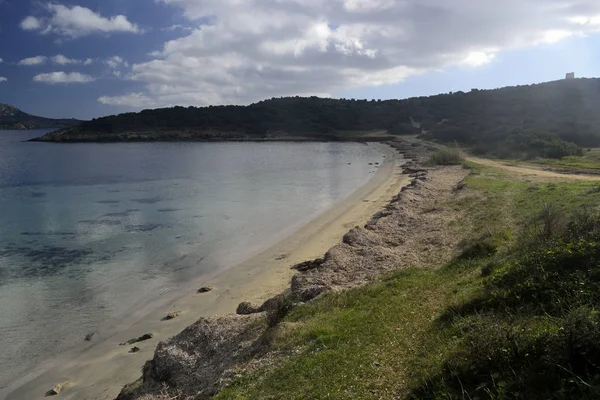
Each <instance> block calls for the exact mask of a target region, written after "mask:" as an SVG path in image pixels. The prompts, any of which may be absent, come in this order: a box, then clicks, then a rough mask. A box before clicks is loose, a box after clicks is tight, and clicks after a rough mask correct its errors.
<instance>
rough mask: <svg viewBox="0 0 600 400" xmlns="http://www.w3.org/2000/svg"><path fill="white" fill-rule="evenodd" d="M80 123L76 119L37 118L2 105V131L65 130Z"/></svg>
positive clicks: (0, 127)
mask: <svg viewBox="0 0 600 400" xmlns="http://www.w3.org/2000/svg"><path fill="white" fill-rule="evenodd" d="M80 122H81V121H78V120H76V119H52V118H43V117H36V116H35V115H30V114H27V113H25V112H23V111H21V110H19V109H18V108H16V107H13V106H10V105H8V104H0V130H8V129H10V130H21V129H50V128H64V127H69V126H75V125H77V124H79V123H80Z"/></svg>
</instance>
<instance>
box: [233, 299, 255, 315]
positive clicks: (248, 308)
mask: <svg viewBox="0 0 600 400" xmlns="http://www.w3.org/2000/svg"><path fill="white" fill-rule="evenodd" d="M235 312H236V314H238V315H250V314H256V313H258V312H260V310H259V307H256V306H255V305H254V304H252V303H250V302H247V301H244V302H242V303H240V304H239V305H238V307H237V309H236V310H235Z"/></svg>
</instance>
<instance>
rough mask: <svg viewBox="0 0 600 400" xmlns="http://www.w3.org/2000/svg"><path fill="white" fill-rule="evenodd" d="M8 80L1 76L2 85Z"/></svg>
mask: <svg viewBox="0 0 600 400" xmlns="http://www.w3.org/2000/svg"><path fill="white" fill-rule="evenodd" d="M7 80H8V79H6V78H5V77H3V76H0V83H2V82H6V81H7Z"/></svg>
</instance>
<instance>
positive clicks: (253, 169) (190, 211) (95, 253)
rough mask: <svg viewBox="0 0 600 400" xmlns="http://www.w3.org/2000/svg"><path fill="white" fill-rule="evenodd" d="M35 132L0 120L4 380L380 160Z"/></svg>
mask: <svg viewBox="0 0 600 400" xmlns="http://www.w3.org/2000/svg"><path fill="white" fill-rule="evenodd" d="M41 133H44V132H39V131H38V132H14V131H13V132H11V131H0V343H2V345H0V366H2V368H0V389H2V387H5V386H6V385H7V384H8V383H9V382H10V381H11V380H12V379H14V378H16V377H18V376H21V375H22V374H23V373H24V372H25V371H26V370H27V369H28V368H31V367H32V366H34V365H35V364H36V363H38V362H39V361H42V360H44V359H46V358H49V357H52V356H55V355H57V354H61V353H63V352H64V351H66V350H68V349H69V348H70V347H71V346H73V344H74V343H77V344H80V343H81V341H82V338H83V337H84V336H85V334H87V333H89V332H94V331H96V332H99V334H100V335H101V334H102V331H103V328H104V329H105V328H106V326H108V325H110V324H111V322H114V321H117V320H118V319H119V318H120V317H123V316H125V315H127V314H128V313H130V312H131V311H132V310H135V309H136V307H138V306H139V305H140V304H144V303H145V302H146V301H148V300H149V299H150V298H151V297H156V296H158V295H168V294H169V293H176V291H177V288H178V287H179V288H180V287H181V286H182V285H183V284H184V283H185V282H186V281H189V279H190V278H192V277H193V278H196V277H201V276H209V275H211V274H214V273H215V271H217V270H220V269H223V268H226V267H229V266H232V265H233V264H235V263H238V262H241V261H243V260H244V259H246V258H248V257H250V256H252V255H254V254H256V253H257V252H259V251H261V250H264V249H265V248H267V247H268V246H269V245H272V244H274V243H275V242H276V241H277V240H278V239H280V238H282V237H283V236H285V235H287V234H290V233H291V232H293V230H294V229H296V228H298V227H300V226H301V225H302V224H303V223H305V222H307V221H308V220H310V219H312V218H313V217H315V216H317V215H318V214H319V213H320V212H322V211H324V210H325V209H327V208H328V207H330V206H332V205H333V204H335V203H336V202H339V201H341V200H343V199H344V198H345V197H347V196H348V195H349V194H351V193H352V192H353V191H354V190H356V189H357V188H358V187H360V186H361V185H363V184H365V183H366V182H367V181H368V180H369V178H370V177H372V176H373V175H372V172H373V171H374V168H373V167H372V166H369V165H368V163H369V162H381V161H382V155H381V154H380V153H379V152H378V151H377V150H375V149H373V148H371V147H369V146H366V145H362V144H353V143H131V144H130V143H126V144H63V145H59V144H47V143H22V140H25V139H28V138H31V137H35V136H39V135H40V134H41ZM349 163H350V164H349Z"/></svg>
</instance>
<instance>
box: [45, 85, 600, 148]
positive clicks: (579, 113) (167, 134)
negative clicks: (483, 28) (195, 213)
mask: <svg viewBox="0 0 600 400" xmlns="http://www.w3.org/2000/svg"><path fill="white" fill-rule="evenodd" d="M599 106H600V79H595V78H594V79H575V80H562V81H555V82H547V83H542V84H536V85H527V86H516V87H506V88H501V89H495V90H477V89H473V90H471V91H470V92H468V93H465V92H455V93H447V94H440V95H436V96H430V97H418V98H411V99H405V100H386V101H375V100H371V101H367V100H355V99H351V100H348V99H329V98H317V97H310V98H302V97H288V98H273V99H270V100H265V101H261V102H259V103H255V104H251V105H249V106H210V107H201V108H197V107H187V108H186V107H173V108H163V109H156V110H144V111H141V112H139V113H126V114H121V115H116V116H108V117H104V118H98V119H94V120H92V121H88V122H84V123H82V124H81V125H80V126H77V127H73V128H67V129H64V130H61V131H58V132H56V133H52V134H49V135H47V136H45V137H43V138H41V139H39V140H43V141H57V142H63V141H65V142H69V141H144V140H273V139H292V138H296V139H297V138H304V139H313V140H315V139H319V140H333V139H338V140H339V139H342V140H343V139H346V140H348V139H350V140H352V139H355V138H356V133H357V132H361V131H362V132H366V131H369V132H373V131H387V132H388V133H389V134H406V133H415V132H418V133H423V134H424V135H425V137H426V138H428V139H431V140H437V141H440V142H450V141H457V142H459V143H461V144H463V145H467V146H470V147H472V148H473V149H474V150H475V151H479V152H485V153H489V152H498V151H499V150H498V149H502V150H503V151H504V152H505V153H509V154H498V155H501V156H509V155H515V156H518V157H519V158H530V157H535V156H545V157H556V156H562V155H570V154H576V153H577V152H579V151H580V149H579V148H578V146H587V147H591V146H598V145H600V135H599V130H598V127H600V113H597V112H596V110H597V109H598V107H599Z"/></svg>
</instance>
